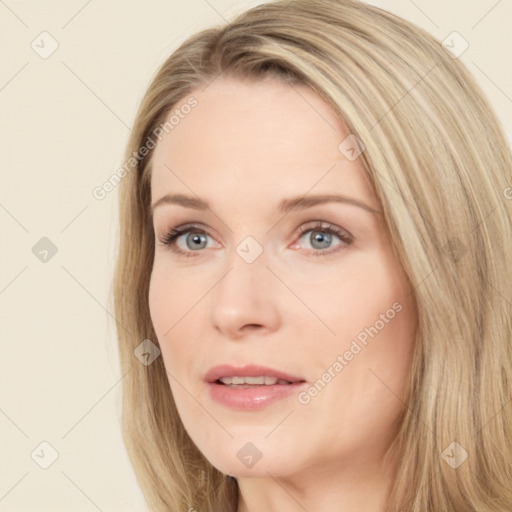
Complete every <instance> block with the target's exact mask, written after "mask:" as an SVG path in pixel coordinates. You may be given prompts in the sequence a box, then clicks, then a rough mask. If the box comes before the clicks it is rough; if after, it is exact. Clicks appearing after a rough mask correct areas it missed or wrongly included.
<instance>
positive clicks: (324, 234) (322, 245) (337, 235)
mask: <svg viewBox="0 0 512 512" xmlns="http://www.w3.org/2000/svg"><path fill="white" fill-rule="evenodd" d="M308 233H309V235H308ZM306 235H307V236H306ZM303 238H305V240H306V241H307V242H308V243H309V244H310V247H311V248H312V250H313V251H312V254H313V255H315V256H325V255H327V254H332V253H333V252H337V251H339V250H341V249H343V248H344V247H346V246H348V245H350V244H351V243H352V237H351V236H350V235H349V234H348V233H347V232H346V231H344V230H342V229H341V228H338V227H337V226H333V225H332V224H323V223H322V222H321V221H318V222H317V224H315V225H314V226H313V227H303V228H301V229H300V231H299V240H300V239H303ZM334 239H338V243H336V244H334V245H333V240H334ZM292 248H297V245H296V244H295V245H294V246H293V247H292ZM325 249H328V250H325Z"/></svg>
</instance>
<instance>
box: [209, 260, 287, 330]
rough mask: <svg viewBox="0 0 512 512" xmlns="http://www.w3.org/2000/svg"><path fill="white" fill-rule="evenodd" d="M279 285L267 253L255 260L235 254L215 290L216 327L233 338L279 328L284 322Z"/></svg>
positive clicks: (214, 315)
mask: <svg viewBox="0 0 512 512" xmlns="http://www.w3.org/2000/svg"><path fill="white" fill-rule="evenodd" d="M278 284H279V281H278V280H277V279H276V277H275V276H274V275H273V274H272V272H271V271H270V270H269V269H268V268H267V266H266V259H265V258H264V253H263V254H261V255H260V256H259V257H258V258H257V259H256V261H253V262H252V263H247V262H246V261H244V260H243V259H242V258H241V257H239V256H238V255H237V254H236V253H235V254H234V255H233V258H231V259H230V267H229V269H228V270H227V271H226V272H225V273H224V275H223V277H222V278H221V279H220V281H219V282H218V283H217V285H216V286H215V288H214V289H213V290H212V293H211V297H210V301H211V302H210V304H211V322H212V325H213V327H214V328H215V329H216V330H217V331H219V332H221V333H222V334H223V335H224V336H227V337H230V338H232V339H240V338H241V337H243V336H244V335H247V334H248V333H259V334H261V335H266V334H269V333H271V332H274V331H276V330H277V329H278V328H279V326H280V322H281V315H280V313H279V305H278V294H279V290H278Z"/></svg>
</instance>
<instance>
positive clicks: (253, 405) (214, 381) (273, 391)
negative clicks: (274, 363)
mask: <svg viewBox="0 0 512 512" xmlns="http://www.w3.org/2000/svg"><path fill="white" fill-rule="evenodd" d="M259 376H267V377H276V378H278V379H282V380H286V381H288V382H291V384H274V385H272V386H266V385H261V386H257V385H255V386H253V387H251V388H232V387H230V386H227V385H225V384H221V383H219V382H218V379H220V378H222V377H259ZM204 379H205V381H206V382H207V385H208V388H209V392H210V396H211V398H212V399H213V400H215V401H216V402H218V403H220V404H222V405H224V406H227V407H230V408H232V409H239V410H245V411H250V410H257V409H262V408H263V407H265V406H267V405H268V404H270V403H272V402H275V401H276V400H280V399H283V398H286V397H288V396H290V395H292V394H294V393H295V394H296V393H297V392H298V391H299V389H300V388H302V387H303V386H304V385H305V383H306V381H305V380H304V379H302V378H300V377H296V376H293V375H289V374H287V373H284V372H281V371H278V370H274V369H272V368H267V367H264V366H257V365H247V366H243V367H240V366H238V367H235V366H230V365H221V366H215V367H213V368H211V369H210V370H209V371H208V372H207V373H206V375H205V378H204Z"/></svg>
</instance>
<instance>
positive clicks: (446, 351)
mask: <svg viewBox="0 0 512 512" xmlns="http://www.w3.org/2000/svg"><path fill="white" fill-rule="evenodd" d="M221 73H222V74H224V75H229V76H233V77H236V78H239V79H259V78H263V77H266V76H270V77H275V78H276V79H279V80H284V81H286V82H287V83H289V84H290V85H291V86H293V84H303V85H307V86H309V87H311V88H312V89H313V90H314V91H316V92H317V93H318V94H319V95H321V96H322V97H323V98H324V99H325V100H326V101H327V102H328V103H329V104H330V105H331V106H332V108H333V109H334V110H335V111H336V112H337V113H339V115H340V117H341V119H342V120H343V122H344V123H345V125H346V126H347V127H348V128H349V129H350V132H351V133H353V134H355V135H356V136H357V138H358V139H359V140H361V141H362V142H363V144H364V147H365V150H364V152H363V153H362V154H361V156H360V158H361V159H362V162H363V164H364V168H365V170H366V173H367V175H368V178H369V180H370V182H371V183H372V186H373V188H374V190H375V193H376V194H377V197H378V198H379V200H380V203H381V204H382V208H383V212H384V216H385V219H386V222H387V225H388V227H389V232H390V236H391V239H392V243H393V247H394V251H395V254H396V256H397V258H398V260H399V262H400V264H401V265H402V266H403V267H404V269H405V271H406V273H407V275H408V277H409V280H410V282H411V283H412V284H413V287H412V291H411V293H413V294H414V298H415V301H416V303H417V308H418V330H417V333H418V334H417V340H416V345H415V354H414V360H413V364H412V369H411V376H410V381H409V389H410V392H409V394H408V396H407V397H406V400H405V411H404V416H403V421H402V423H401V428H400V430H399V433H398V435H397V437H396V439H395V440H394V443H393V447H394V448H396V450H397V453H398V454H399V457H400V459H399V460H400V462H399V466H398V468H399V469H398V474H397V475H396V479H395V480H394V482H393V488H392V489H391V490H390V494H389V500H388V506H387V508H386V510H387V511H392V512H398V511H402V512H405V511H407V512H420V511H421V512H423V511H425V510H429V511H435V512H443V511H446V512H448V511H455V510H457V511H462V510H464V511H465V512H470V511H475V512H476V511H478V512H487V511H489V512H490V511H493V512H510V511H511V510H512V490H511V487H512V483H511V482H512V465H511V462H512V414H511V409H512V405H511V403H510V400H511V398H512V396H511V395H512V393H511V390H512V348H511V346H512V344H511V342H512V297H511V291H512V282H511V280H512V213H511V210H512V199H511V197H512V189H511V188H510V186H511V185H512V176H511V174H512V154H511V150H510V148H509V146H508V143H507V140H506V138H505V135H504V132H503V129H502V127H501V125H500V122H499V121H498V119H497V117H496V115H495V113H494V112H493V111H492V109H491V107H490V104H489V102H488V100H487V99H486V98H485V96H484V94H483V92H482V91H481V89H480V87H479V86H478V85H477V83H476V82H475V80H474V78H473V77H472V75H471V74H470V73H469V72H468V71H467V69H466V68H465V66H464V65H463V64H462V63H461V62H460V61H459V59H457V58H455V56H454V55H453V54H451V53H450V52H449V51H448V50H447V49H446V48H444V47H443V46H442V45H441V43H440V42H438V41H437V40H436V39H435V38H433V37H432V36H431V35H429V34H428V33H426V32H425V31H423V30H421V29H420V28H418V27H416V26H414V25H413V24H411V23H409V22H407V21H404V20H403V19H401V18H399V17H397V16H395V15H393V14H390V13H388V12H386V11H383V10H381V9H378V8H376V7H372V6H370V5H367V4H364V3H361V2H359V1H358V0H291V1H290V0H279V1H275V2H272V3H267V4H263V5H260V6H258V7H255V8H253V9H251V10H249V11H247V12H245V13H242V14H240V15H239V16H238V17H237V18H235V19H234V20H232V21H231V22H230V23H228V24H227V25H225V26H220V27H214V28H210V29H207V30H203V31H201V32H200V33H197V34H195V35H193V36H192V37H190V38H189V39H188V40H186V41H185V42H184V43H183V44H181V46H180V47H179V48H178V49H177V50H176V51H174V52H173V54H172V55H171V56H170V57H169V58H168V59H167V60H166V61H165V62H164V63H163V65H162V66H161V68H160V69H159V70H158V72H157V73H156V75H155V77H154V78H153V80H152V82H151V84H150V85H149V88H148V90H147V92H146V94H145V96H144V98H143V100H142V103H141V105H140V108H139V110H138V113H137V116H136V119H135V123H134V126H133V130H132V133H131V136H130V139H129V142H128V145H127V150H126V160H127V161H128V160H129V159H130V158H133V155H134V154H136V153H137V154H139V153H138V152H139V151H140V150H141V148H143V147H146V148H147V147H148V146H149V144H148V141H149V140H150V139H154V134H155V133H159V132H158V131H156V132H155V130H157V128H158V127H159V126H162V125H163V124H164V123H165V120H166V119H167V116H168V115H169V113H170V111H171V110H172V109H174V108H176V106H177V105H179V104H180V102H185V101H186V100H187V99H188V98H189V97H190V95H191V94H192V93H193V91H194V89H196V88H198V87H206V86H207V85H208V84H209V83H210V82H211V81H212V80H215V79H216V78H217V77H218V76H219V75H220V74H221ZM191 115H193V112H192V113H191ZM152 134H153V136H152ZM144 153H147V154H145V155H144V156H143V157H140V154H139V158H137V159H136V160H137V161H136V162H135V164H133V170H131V171H130V172H125V173H124V174H123V178H122V180H121V183H120V185H119V187H120V190H119V197H120V238H119V247H118V259H117V264H116V269H115V276H114V280H113V283H112V284H113V306H114V309H115V316H116V320H117V322H118V339H119V349H120V358H121V365H122V373H123V374H126V375H125V377H124V379H123V420H122V421H123V436H124V440H125V443H126V446H127V449H128V453H129V455H130V458H131V461H132V463H133V466H134V469H135V472H136V475H137V478H138V481H139V483H140V486H141V488H142V491H143V493H144V495H145V498H146V500H147V502H148V505H149V507H150V510H152V511H159V512H160V511H162V512H163V511H165V512H168V511H171V510H172V511H178V510H188V509H194V510H197V511H210V512H211V511H214V512H220V511H225V512H235V511H236V509H237V503H238V487H237V482H236V479H235V478H232V477H230V476H228V475H224V474H222V473H221V472H219V471H218V470H217V469H216V468H214V467H213V466H212V465H211V464H210V463H209V462H208V460H206V458H205V457H204V456H203V455H202V454H201V453H200V452H199V450H198V449H197V447H196V446H195V445H194V444H193V442H192V441H191V439H190V438H189V436H188V434H187V432H186V431H185V429H184V427H183V424H182V422H181V420H180V417H179V415H178V413H177V410H176V407H175V404H174V402H173V399H172V395H171V392H170V387H169V382H168V378H167V376H166V372H165V367H164V364H163V361H162V358H161V357H158V358H157V359H156V360H155V361H154V362H153V363H152V364H150V365H145V364H141V362H140V361H139V360H138V358H136V357H135V355H134V350H135V349H136V348H137V346H139V345H140V343H141V342H142V341H143V340H145V339H149V340H151V341H152V342H153V343H154V344H155V345H158V341H157V337H156V334H155V332H154V330H153V327H152V323H151V319H150V314H149V308H148V289H149V281H150V275H151V270H152V263H153V257H154V252H153V251H154V233H153V228H152V225H151V221H150V212H149V205H150V201H151V189H150V178H151V155H152V151H151V150H149V151H146V152H144ZM454 443H456V444H454ZM466 457H467V459H466ZM464 459H465V460H464ZM455 461H456V462H455Z"/></svg>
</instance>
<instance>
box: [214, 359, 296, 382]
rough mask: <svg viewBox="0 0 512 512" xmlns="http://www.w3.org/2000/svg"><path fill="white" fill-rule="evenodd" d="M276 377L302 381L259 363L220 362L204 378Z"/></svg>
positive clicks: (289, 380) (290, 380)
mask: <svg viewBox="0 0 512 512" xmlns="http://www.w3.org/2000/svg"><path fill="white" fill-rule="evenodd" d="M262 376H265V377H276V378H278V379H282V380H286V381H288V382H292V383H293V382H304V379H303V378H302V377H296V376H294V375H290V374H288V373H285V372H282V371H280V370H274V369H273V368H268V367H267V366H259V365H254V364H250V365H246V366H231V365H229V364H222V365H219V366H214V367H213V368H210V369H209V370H208V372H207V373H206V375H205V376H204V380H205V381H206V382H215V381H216V380H218V379H221V378H223V377H262Z"/></svg>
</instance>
